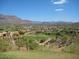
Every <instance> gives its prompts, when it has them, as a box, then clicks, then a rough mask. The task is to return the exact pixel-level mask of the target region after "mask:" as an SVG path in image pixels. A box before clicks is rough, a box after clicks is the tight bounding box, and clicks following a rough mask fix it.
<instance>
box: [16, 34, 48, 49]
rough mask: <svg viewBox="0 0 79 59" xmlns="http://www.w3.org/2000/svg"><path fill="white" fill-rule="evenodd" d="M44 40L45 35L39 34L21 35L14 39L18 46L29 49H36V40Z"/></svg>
mask: <svg viewBox="0 0 79 59" xmlns="http://www.w3.org/2000/svg"><path fill="white" fill-rule="evenodd" d="M42 39H43V40H46V39H47V36H45V35H42V34H39V35H23V36H22V37H21V38H20V39H17V40H16V44H17V45H18V46H26V48H28V49H30V50H34V49H37V47H38V44H37V43H36V41H40V40H42Z"/></svg>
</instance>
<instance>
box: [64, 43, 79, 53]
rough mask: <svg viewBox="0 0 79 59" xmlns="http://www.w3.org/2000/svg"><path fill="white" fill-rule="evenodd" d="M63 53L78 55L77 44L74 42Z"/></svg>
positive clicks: (78, 44)
mask: <svg viewBox="0 0 79 59" xmlns="http://www.w3.org/2000/svg"><path fill="white" fill-rule="evenodd" d="M63 51H64V52H69V53H75V54H79V43H77V42H75V43H72V44H71V45H69V46H66V47H65V48H64V49H63Z"/></svg>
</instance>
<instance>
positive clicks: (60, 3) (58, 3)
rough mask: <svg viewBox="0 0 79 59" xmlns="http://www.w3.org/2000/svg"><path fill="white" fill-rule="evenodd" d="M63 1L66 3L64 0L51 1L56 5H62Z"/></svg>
mask: <svg viewBox="0 0 79 59" xmlns="http://www.w3.org/2000/svg"><path fill="white" fill-rule="evenodd" d="M65 3H66V0H59V1H55V2H53V4H56V5H62V4H65Z"/></svg>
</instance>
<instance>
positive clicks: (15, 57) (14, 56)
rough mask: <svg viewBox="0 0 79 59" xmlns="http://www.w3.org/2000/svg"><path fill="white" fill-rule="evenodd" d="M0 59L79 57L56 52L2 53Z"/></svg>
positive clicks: (74, 58) (78, 57)
mask: <svg viewBox="0 0 79 59" xmlns="http://www.w3.org/2000/svg"><path fill="white" fill-rule="evenodd" d="M0 59H79V55H76V54H70V53H56V52H35V51H31V52H19V51H15V52H4V53H0Z"/></svg>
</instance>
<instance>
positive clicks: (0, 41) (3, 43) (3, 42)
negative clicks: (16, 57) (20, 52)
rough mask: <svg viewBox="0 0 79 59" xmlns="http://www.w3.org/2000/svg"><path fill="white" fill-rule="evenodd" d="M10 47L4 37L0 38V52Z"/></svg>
mask: <svg viewBox="0 0 79 59" xmlns="http://www.w3.org/2000/svg"><path fill="white" fill-rule="evenodd" d="M9 49H10V44H9V41H8V40H6V39H0V52H5V51H8V50H9Z"/></svg>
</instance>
